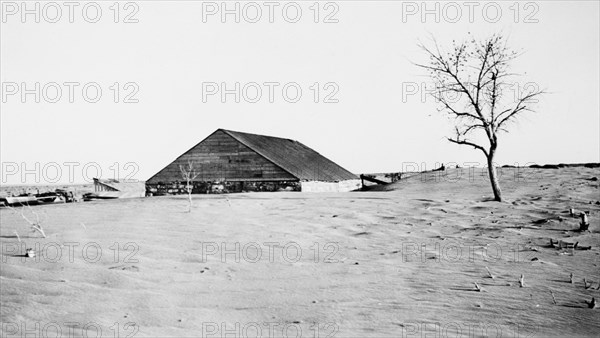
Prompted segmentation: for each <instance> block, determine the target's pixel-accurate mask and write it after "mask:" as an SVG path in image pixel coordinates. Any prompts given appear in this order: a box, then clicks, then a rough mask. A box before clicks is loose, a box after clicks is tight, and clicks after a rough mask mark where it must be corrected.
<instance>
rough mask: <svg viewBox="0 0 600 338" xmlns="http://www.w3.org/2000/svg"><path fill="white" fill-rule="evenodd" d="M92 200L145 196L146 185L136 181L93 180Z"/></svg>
mask: <svg viewBox="0 0 600 338" xmlns="http://www.w3.org/2000/svg"><path fill="white" fill-rule="evenodd" d="M92 196H93V197H94V198H136V197H144V196H146V184H145V182H144V181H138V180H125V179H124V180H116V179H104V180H103V179H99V178H94V193H93V194H92Z"/></svg>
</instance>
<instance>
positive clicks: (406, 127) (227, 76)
mask: <svg viewBox="0 0 600 338" xmlns="http://www.w3.org/2000/svg"><path fill="white" fill-rule="evenodd" d="M21 3H22V1H16V2H12V1H2V3H1V4H2V8H1V10H2V12H1V15H2V18H1V20H2V21H1V24H0V81H1V83H2V88H1V90H2V92H1V96H2V98H1V102H0V132H1V134H0V162H1V164H2V168H1V173H0V175H1V176H2V177H1V181H0V184H54V183H57V184H58V183H60V184H64V183H84V182H89V181H90V180H91V178H92V177H101V178H135V179H140V180H146V179H148V178H149V177H151V176H152V175H153V174H155V173H156V172H158V171H159V170H160V169H162V168H163V167H164V166H166V165H167V164H168V163H170V162H171V161H172V160H174V159H175V158H176V157H178V156H179V155H180V154H182V153H183V152H184V151H186V150H188V149H189V148H191V147H192V146H193V145H195V144H196V143H198V142H200V141H201V140H202V139H204V138H205V137H206V136H208V135H209V134H210V133H212V132H213V131H215V130H216V129H218V128H224V129H230V130H236V131H243V132H250V133H257V134H264V135H271V136H278V137H284V138H289V139H295V140H298V141H300V142H302V143H304V144H305V145H307V146H309V147H311V148H313V149H315V150H316V151H318V152H319V153H321V154H323V155H325V156H326V157H328V158H330V159H331V160H333V161H334V162H336V163H338V164H340V165H341V166H343V167H344V168H346V169H348V170H350V171H352V172H354V173H358V174H360V173H371V172H398V171H404V170H414V169H415V166H416V169H419V170H428V169H433V167H435V166H436V165H438V163H458V164H460V165H463V164H465V163H481V164H480V165H479V166H481V167H483V166H484V163H485V158H484V157H483V155H482V153H481V152H479V151H476V150H474V149H472V148H469V147H464V146H458V145H454V144H451V143H449V142H448V141H447V140H446V139H445V137H446V136H449V135H452V124H451V121H449V120H448V119H447V117H446V115H444V114H443V113H440V112H438V110H437V108H438V105H437V104H436V103H435V102H434V101H433V99H432V98H431V97H428V96H426V93H427V88H431V86H432V85H433V83H432V82H431V80H430V79H429V78H427V76H426V73H425V72H424V71H423V70H422V69H419V68H418V67H416V66H415V65H414V63H415V62H416V63H419V62H425V61H426V60H427V56H426V55H424V53H423V52H422V51H421V50H420V49H419V48H418V43H419V42H423V43H425V44H430V43H431V42H432V37H433V38H435V39H436V40H437V42H438V43H439V44H440V45H441V46H450V45H451V43H452V40H456V41H462V40H465V39H467V38H468V37H469V33H470V34H471V35H473V36H474V37H476V38H478V39H483V38H486V37H488V36H490V35H491V34H494V33H501V34H502V35H504V36H506V37H507V39H508V44H509V46H510V47H511V48H514V49H516V50H519V51H522V55H521V56H520V57H519V58H518V59H516V60H515V61H514V62H513V64H512V71H514V72H515V73H518V74H521V75H520V76H518V77H515V78H514V83H515V86H514V90H515V93H519V92H522V91H523V90H526V89H527V88H539V89H543V90H545V91H546V92H547V93H546V94H545V95H544V96H542V97H541V98H540V100H539V102H538V103H537V104H536V105H535V107H534V108H535V110H536V112H535V113H527V114H526V115H523V117H522V118H521V119H520V120H518V122H517V123H515V124H513V125H511V128H510V133H508V134H503V135H501V136H500V139H499V149H498V153H497V157H496V162H497V163H498V164H499V165H502V164H513V165H514V164H517V165H528V164H532V163H539V164H545V163H579V162H600V113H599V112H600V107H599V105H600V104H599V93H600V88H599V85H600V78H599V74H600V70H599V63H600V62H599V60H600V55H599V54H600V53H599V51H600V48H599V41H600V8H599V2H598V1H498V2H491V1H490V2H469V1H466V2H460V1H458V2H444V1H440V2H436V1H427V2H422V1H417V2H412V1H322V2H316V1H281V2H269V1H266V2H260V1H257V2H248V1H226V2H223V1H218V2H211V1H191V0H187V1H129V2H126V1H123V2H118V3H116V2H115V1H95V2H94V1H89V2H88V1H86V2H72V3H71V4H70V5H69V4H67V5H65V2H46V1H26V2H24V3H25V6H26V7H22V5H21ZM36 6H37V7H36ZM223 6H225V7H223ZM36 21H39V22H36ZM36 86H38V87H36ZM236 86H237V87H236ZM259 93H260V95H259ZM223 94H224V95H223ZM37 100H39V102H36V101H37ZM236 101H239V102H236ZM470 165H474V164H470Z"/></svg>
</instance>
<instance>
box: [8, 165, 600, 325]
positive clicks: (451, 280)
mask: <svg viewBox="0 0 600 338" xmlns="http://www.w3.org/2000/svg"><path fill="white" fill-rule="evenodd" d="M520 170H521V171H520V172H517V169H504V170H503V171H502V178H501V183H502V187H503V191H504V197H505V199H506V202H502V203H497V202H489V201H487V200H488V199H489V197H490V196H491V190H490V188H489V183H488V182H487V181H486V177H485V175H484V173H482V172H481V170H475V171H474V172H472V173H470V172H469V170H468V169H461V170H456V169H454V170H449V171H448V172H447V173H446V176H440V175H441V174H440V173H434V174H428V175H417V176H414V177H412V178H410V179H406V180H402V181H400V182H396V183H395V184H393V185H390V186H388V187H386V189H385V190H388V191H371V192H352V193H339V194H308V193H254V194H234V195H228V196H225V195H196V196H194V207H193V210H192V212H191V213H188V212H187V201H186V199H185V197H184V196H177V197H153V198H145V199H132V200H113V201H98V202H87V203H75V204H63V205H47V206H39V207H33V208H30V209H28V208H25V209H23V211H24V213H25V215H26V216H28V217H29V218H32V219H35V215H33V213H32V212H36V213H38V214H39V216H40V219H41V220H42V224H43V226H44V228H45V230H46V233H47V235H48V237H47V238H46V239H44V238H42V237H41V236H40V234H39V233H31V232H30V230H29V227H28V225H27V223H26V222H25V221H24V220H23V218H22V217H21V215H20V214H19V213H15V212H14V211H12V210H8V209H2V210H0V217H1V223H2V226H1V228H0V244H1V245H2V254H3V256H2V264H1V269H0V286H1V292H0V297H1V304H2V305H1V312H0V315H1V320H0V322H1V324H2V325H1V327H0V330H1V331H0V333H1V334H0V335H1V336H2V337H13V336H17V337H21V335H22V334H24V333H25V332H24V331H25V330H28V332H38V334H39V336H44V335H47V336H55V333H56V332H55V331H59V332H60V333H61V334H62V336H63V337H68V336H82V335H84V333H87V334H89V335H90V336H92V337H94V336H96V335H98V336H100V335H101V336H102V337H114V336H116V335H118V336H120V337H126V336H135V337H146V336H149V337H150V336H152V337H157V336H160V337H167V336H171V337H187V336H189V337H192V336H195V337H198V336H205V337H225V336H227V337H245V336H249V337H254V336H262V337H280V336H286V335H287V336H291V337H294V336H302V337H328V336H329V337H332V336H335V337H401V336H406V337H422V336H425V335H427V337H445V336H450V337H454V336H459V337H460V336H462V337H480V336H490V337H495V336H498V337H547V336H563V337H566V336H598V335H599V334H600V309H598V308H596V309H590V308H588V305H587V303H586V301H590V300H591V299H592V297H595V298H596V299H599V298H600V297H599V296H600V291H599V290H598V288H600V284H599V283H600V269H599V264H600V221H599V220H600V190H599V188H598V187H599V182H598V181H597V179H596V180H595V181H594V180H592V178H593V177H596V178H598V177H600V169H587V168H564V169H558V170H551V169H546V170H533V169H520ZM569 207H573V208H575V209H576V210H577V212H580V211H589V212H590V215H589V220H590V223H591V225H590V230H591V231H590V232H578V231H575V230H576V229H578V223H579V219H578V218H572V217H570V216H569V214H568V209H569ZM19 211H20V209H19ZM15 231H16V232H17V233H18V234H19V237H20V240H21V242H19V239H18V238H17V236H16V235H15ZM550 239H554V240H562V241H566V242H570V243H576V242H579V244H578V249H558V248H553V247H550V246H549V244H550ZM115 243H117V244H115ZM585 246H591V249H590V250H579V248H581V247H585ZM26 248H34V249H36V252H37V256H36V257H35V258H23V257H14V256H18V255H22V254H24V253H25V249H26ZM100 250H101V255H98V254H97V253H98V252H99V251H100ZM486 267H487V269H489V271H490V273H491V274H492V275H493V278H491V277H490V276H489V274H488V271H487V270H486ZM570 274H572V275H573V282H572V283H571V281H570ZM521 275H523V276H524V283H525V284H524V286H523V287H521V286H520V283H519V279H520V276H521ZM584 278H585V279H586V282H587V287H588V288H587V289H586V286H585V285H584V281H583V279H584ZM475 283H477V285H478V287H479V288H480V290H481V291H477V287H476V286H475ZM553 297H554V300H553ZM100 330H101V332H100ZM52 332H55V333H54V334H53V333H52ZM31 334H32V335H33V333H31Z"/></svg>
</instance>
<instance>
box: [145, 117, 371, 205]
mask: <svg viewBox="0 0 600 338" xmlns="http://www.w3.org/2000/svg"><path fill="white" fill-rule="evenodd" d="M182 168H183V169H184V171H188V172H191V173H192V175H191V176H192V177H193V180H192V183H191V184H190V185H191V186H192V192H193V193H216V192H246V191H281V190H287V191H306V192H341V191H352V190H357V189H360V188H361V181H360V178H359V177H358V176H356V175H355V174H353V173H351V172H349V171H348V170H346V169H344V168H342V167H341V166H339V165H337V164H336V163H334V162H333V161H331V160H329V159H327V158H326V157H324V156H323V155H321V154H319V153H318V152H316V151H314V150H313V149H311V148H309V147H307V146H305V145H304V144H302V143H300V142H298V141H294V140H290V139H285V138H279V137H272V136H264V135H256V134H249V133H243V132H238V131H231V130H225V129H217V130H216V131H215V132H213V133H212V134H210V135H209V136H208V137H207V138H205V139H204V140H202V141H201V142H200V143H198V144H196V145H195V146H193V147H192V148H191V149H189V150H188V151H186V152H185V153H183V154H182V155H181V156H179V157H178V158H176V159H175V160H174V161H173V162H171V163H170V164H169V165H167V166H166V167H165V168H164V169H162V170H161V171H159V172H158V173H156V174H155V175H154V176H152V177H151V178H150V179H148V180H147V181H146V189H147V192H148V193H149V194H152V195H167V194H180V193H185V192H186V187H187V182H186V180H185V179H184V178H183V175H182ZM190 168H192V169H191V170H190Z"/></svg>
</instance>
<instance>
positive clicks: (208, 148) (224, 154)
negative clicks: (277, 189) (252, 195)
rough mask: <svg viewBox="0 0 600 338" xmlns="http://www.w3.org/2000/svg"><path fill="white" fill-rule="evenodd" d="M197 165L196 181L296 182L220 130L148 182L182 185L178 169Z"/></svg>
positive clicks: (294, 178)
mask: <svg viewBox="0 0 600 338" xmlns="http://www.w3.org/2000/svg"><path fill="white" fill-rule="evenodd" d="M188 161H191V162H192V163H193V165H194V170H195V172H196V173H197V174H198V176H197V177H196V179H195V180H194V181H198V182H209V181H212V182H214V181H293V180H297V178H296V177H294V176H292V175H291V174H290V173H288V172H287V171H285V170H283V169H281V168H280V167H278V166H277V165H275V164H273V163H272V162H270V161H268V160H266V159H265V158H264V157H262V156H261V155H259V154H257V153H256V152H254V151H253V150H251V149H250V148H248V147H247V146H245V145H244V144H242V143H240V142H239V141H237V140H236V139H234V138H233V137H231V136H229V135H228V134H226V133H225V132H223V131H221V130H218V131H216V132H215V133H213V134H212V135H210V136H209V137H207V138H206V139H204V140H203V141H202V142H200V143H199V144H197V145H196V146H195V147H193V148H192V149H190V150H189V151H187V152H186V153H185V154H183V155H181V156H180V157H179V158H177V159H176V160H175V161H174V162H172V163H171V164H169V165H168V166H167V167H166V168H164V169H163V170H161V171H160V172H159V173H157V174H156V175H154V176H153V177H152V178H150V179H149V180H148V182H147V183H148V184H156V183H159V182H163V183H168V182H177V181H182V180H183V179H182V175H181V171H180V169H179V166H180V165H182V166H187V165H188Z"/></svg>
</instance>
